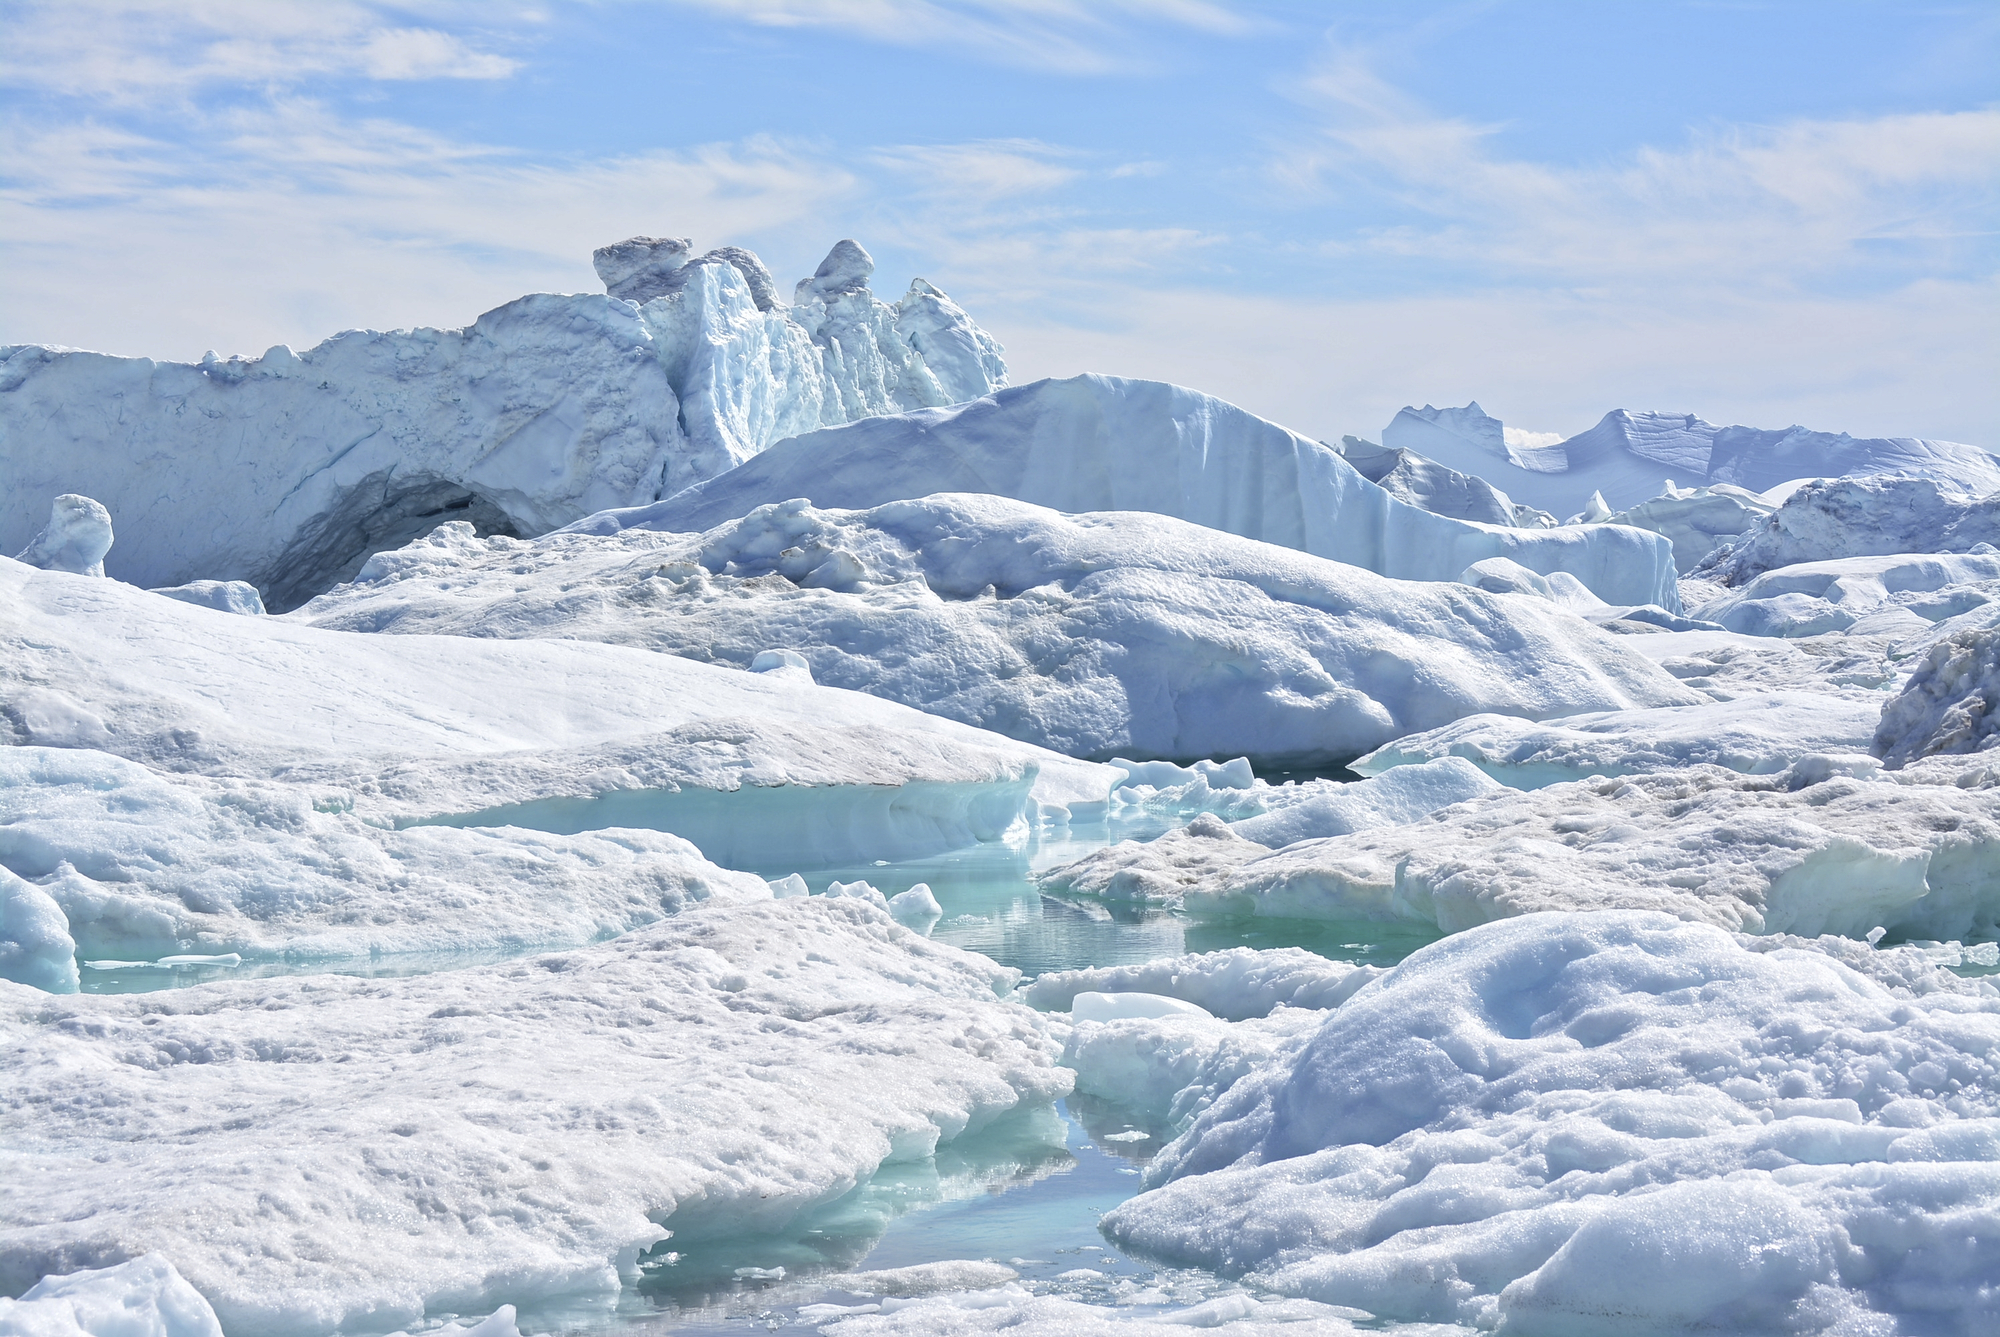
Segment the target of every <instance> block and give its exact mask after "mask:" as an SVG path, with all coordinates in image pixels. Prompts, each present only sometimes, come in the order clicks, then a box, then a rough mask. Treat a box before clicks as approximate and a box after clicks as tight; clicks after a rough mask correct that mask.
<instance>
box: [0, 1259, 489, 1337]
mask: <svg viewBox="0 0 2000 1337" xmlns="http://www.w3.org/2000/svg"><path fill="white" fill-rule="evenodd" d="M0 1337H222V1325H221V1324H220V1323H218V1322H216V1318H215V1311H214V1310H213V1309H211V1308H209V1304H208V1301H206V1300H204V1299H203V1298H202V1297H201V1293H200V1292H199V1291H197V1290H195V1288H194V1287H192V1286H190V1285H188V1283H187V1281H186V1279H185V1278H183V1277H182V1276H181V1274H180V1273H179V1272H177V1271H175V1270H174V1265H173V1263H172V1262H171V1261H170V1260H168V1258H167V1257H166V1256H165V1255H164V1254H158V1253H149V1254H146V1255H144V1256H142V1257H139V1258H134V1259H132V1260H131V1261H130V1262H124V1263H118V1264H116V1265H115V1266H112V1267H100V1268H85V1269H83V1270H80V1271H74V1272H69V1273H67V1274H65V1275H63V1276H53V1277H44V1278H42V1279H41V1280H40V1281H38V1282H36V1283H35V1284H34V1285H33V1286H31V1287H29V1288H28V1290H27V1291H26V1292H25V1293H24V1294H23V1295H22V1296H21V1298H20V1299H18V1300H7V1299H0ZM495 1337H498V1334H495Z"/></svg>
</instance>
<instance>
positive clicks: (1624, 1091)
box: [1105, 913, 2000, 1337]
mask: <svg viewBox="0 0 2000 1337" xmlns="http://www.w3.org/2000/svg"><path fill="white" fill-rule="evenodd" d="M1753 946H1754V947H1757V948H1759V950H1752V949H1751V948H1752V947H1753ZM1864 950H1865V949H1864ZM1843 953H1844V954H1845V955H1850V956H1851V955H1852V953H1850V952H1845V949H1844V948H1843ZM1882 955H1885V956H1886V955H1892V954H1887V953H1885V954H1882ZM1900 969H1901V964H1900V963H1898V964H1897V965H1896V966H1892V967H1889V968H1886V969H1883V970H1880V971H1877V972H1874V973H1875V975H1876V977H1875V978H1870V977H1869V976H1868V975H1867V974H1863V973H1860V972H1859V971H1857V970H1856V969H1854V968H1851V967H1850V966H1848V965H1844V964H1842V963H1841V960H1840V959H1837V958H1836V957H1835V956H1832V955H1828V954H1826V953H1825V952H1822V951H1819V950H1815V945H1814V944H1812V943H1809V942H1804V941H1801V940H1790V941H1779V942H1772V943H1769V944H1750V945H1746V944H1744V943H1741V942H1740V941H1739V940H1736V939H1733V938H1731V937H1730V936H1729V935H1728V934H1726V933H1723V932H1721V931H1719V930H1717V929H1714V928H1711V927H1707V926H1702V925H1690V924H1684V923H1680V922H1678V921H1676V920H1674V919H1672V918H1669V917H1667V916H1664V915H1653V914H1642V913H1621V914H1594V915H1537V916H1533V917H1531V918H1526V919H1520V920H1515V921H1512V922H1509V923H1505V924H1495V925H1489V926H1486V927H1483V928H1479V929H1474V930H1471V931H1469V932H1466V933H1462V934H1459V935H1456V936H1454V937H1451V938H1447V939H1445V940H1444V941H1442V942H1440V943H1437V944H1435V945H1433V946H1431V947H1428V948H1426V949H1424V950H1423V951H1421V952H1419V953H1417V954H1416V955H1415V956H1412V957H1411V958H1410V959H1409V960H1408V961H1406V962H1405V963H1404V964H1403V965H1402V966H1401V967H1399V968H1398V969H1397V970H1395V971H1394V972H1392V973H1391V974H1389V975H1388V976H1387V977H1386V978H1384V979H1381V980H1379V981H1377V982H1375V983H1374V984H1373V985H1371V986H1369V987H1367V988H1365V989H1364V990H1362V992H1360V993H1359V994H1357V995H1356V996H1355V997H1354V998H1353V999H1351V1000H1350V1001H1349V1002H1348V1003H1347V1004H1345V1005H1344V1006H1343V1007H1341V1008H1340V1009H1339V1010H1338V1011H1336V1012H1334V1013H1333V1014H1332V1015H1331V1016H1330V1017H1329V1018H1327V1019H1326V1021H1325V1022H1324V1023H1323V1024H1322V1025H1321V1026H1320V1028H1319V1030H1318V1032H1317V1033H1316V1034H1315V1035H1313V1036H1312V1037H1311V1038H1310V1039H1309V1040H1308V1041H1307V1042H1306V1043H1305V1045H1304V1046H1303V1047H1302V1048H1301V1049H1300V1050H1299V1051H1298V1052H1297V1054H1296V1057H1293V1058H1291V1059H1289V1060H1288V1061H1278V1062H1272V1063H1268V1064H1266V1065H1264V1066H1262V1067H1260V1068H1259V1070H1258V1071H1256V1072H1255V1073H1253V1074H1251V1075H1249V1076H1247V1077H1245V1078H1243V1079H1240V1080H1238V1081H1237V1082H1236V1083H1235V1084H1234V1085H1233V1086H1232V1087H1231V1089H1229V1090H1228V1091H1227V1092H1225V1093H1224V1094H1223V1095H1221V1096H1220V1097H1219V1098H1218V1099H1217V1100H1216V1102H1215V1104H1214V1105H1213V1106H1212V1107H1211V1108H1210V1109H1209V1110H1207V1111H1206V1112H1205V1113H1204V1114H1203V1115H1202V1116H1201V1117H1200V1118H1199V1119H1198V1120H1197V1121H1196V1122H1195V1124H1194V1126H1193V1127H1192V1128H1191V1129H1190V1130H1189V1131H1188V1132H1187V1133H1186V1134H1184V1135H1183V1136H1182V1137H1181V1138H1180V1139H1179V1140H1178V1141H1176V1142H1175V1143H1173V1144H1172V1145H1171V1146H1169V1147H1168V1148H1167V1149H1166V1150H1165V1151H1164V1152H1162V1153H1161V1155H1160V1156H1159V1157H1158V1158H1157V1159H1156V1160H1155V1161H1154V1162H1153V1165H1152V1167H1151V1168H1150V1169H1149V1171H1148V1173H1147V1177H1146V1183H1147V1185H1148V1186H1149V1188H1151V1190H1152V1191H1150V1192H1148V1193H1145V1194H1143V1195H1141V1196H1140V1197H1138V1198H1135V1199H1133V1200H1132V1201H1130V1202H1128V1203H1126V1204H1124V1205H1123V1206H1121V1207H1119V1208H1117V1209H1115V1210H1114V1211H1112V1212H1111V1213H1110V1215H1109V1216H1108V1217H1107V1218H1106V1221H1105V1226H1106V1230H1107V1233H1109V1234H1110V1235H1111V1236H1112V1237H1113V1238H1114V1239H1115V1240H1117V1241H1118V1242H1119V1243H1121V1244H1123V1245H1125V1246H1127V1247H1132V1248H1138V1249H1142V1250H1145V1251H1148V1252H1152V1253H1155V1254H1156V1255H1158V1256H1160V1257H1163V1258H1166V1259H1169V1260H1174V1261H1181V1262H1186V1263H1198V1264H1201V1265H1204V1266H1210V1267H1217V1268H1222V1269H1225V1270H1227V1271H1230V1272H1232V1273H1237V1272H1241V1273H1247V1274H1249V1280H1250V1281H1251V1282H1252V1283H1253V1284H1255V1285H1257V1286H1259V1287H1261V1288H1266V1289H1268V1290H1275V1291H1279V1292H1282V1293H1287V1294H1292V1295H1298V1296H1302V1297H1307V1298H1312V1299H1316V1300H1321V1301H1325V1302H1330V1303H1335V1304H1343V1305H1355V1306H1359V1307H1362V1308H1364V1309H1367V1310H1370V1311H1372V1312H1375V1313H1378V1314H1381V1315H1384V1316H1387V1317H1393V1318H1405V1319H1442V1320H1458V1321H1461V1322H1467V1323H1472V1324H1477V1325H1478V1326H1479V1327H1481V1328H1493V1327H1499V1328H1500V1329H1501V1330H1502V1331H1507V1330H1510V1329H1519V1330H1523V1331H1532V1332H1535V1333H1550V1334H1566V1333H1579V1334H1582V1333H1601V1332H1604V1331H1606V1323H1607V1320H1610V1324H1611V1327H1613V1328H1615V1330H1617V1331H1620V1332H1683V1331H1688V1330H1691V1329H1699V1330H1726V1331H1771V1330H1778V1329H1779V1328H1780V1327H1781V1328H1782V1330H1784V1331H1788V1332H1833V1331H1841V1332H1863V1331H1867V1332H1874V1331H1890V1330H1895V1331H1925V1332H1939V1333H1952V1334H1965V1335H1966V1337H1970V1335H1971V1334H1973V1333H1977V1332H1983V1331H1989V1330H1991V1328H1992V1327H1993V1325H1994V1323H1995V1322H1996V1320H2000V1308H1996V1304H2000V1297H1996V1296H1995V1293H1994V1291H1993V1288H1992V1284H1991V1283H1992V1278H1993V1277H1994V1276H1995V1275H1996V1274H2000V1218H1996V1215H1995V1203H1996V1202H1997V1201H2000V1155H1996V1144H1995V1133H1996V1129H2000V1117H1996V1116H2000V1103H1996V1095H1995V1091H1996V1087H2000V1072H1996V1069H1995V1066H1994V1064H1995V1054H1996V1053H2000V993H1996V992H1995V991H1994V990H1993V989H1992V987H1991V986H1986V985H1970V984H1962V983H1961V982H1958V981H1955V980H1950V979H1949V977H1946V979H1945V980H1942V981H1941V980H1937V979H1936V978H1934V976H1933V977H1926V978H1921V979H1920V980H1919V982H1918V987H1916V988H1911V987H1907V986H1905V985H1903V984H1902V983H1900V982H1899V980H1898V979H1897V975H1898V972H1899V970H1900ZM1884 1316H1894V1317H1893V1319H1890V1320H1887V1321H1885V1317H1884Z"/></svg>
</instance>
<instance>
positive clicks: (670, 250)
mask: <svg viewBox="0 0 2000 1337" xmlns="http://www.w3.org/2000/svg"><path fill="white" fill-rule="evenodd" d="M693 249H694V243H693V242H691V241H689V240H688V239H687V238H686V237H628V238H627V239H626V240H624V241H621V242H616V243H614V244H612V245H610V246H600V247H598V248H597V249H596V250H595V251H593V252H591V255H590V263H591V265H592V267H593V268H595V269H596V270H597V277H598V278H600V279H602V280H603V281H604V290H605V291H606V292H608V293H610V294H611V295H612V296H613V297H616V298H619V299H620V300H621V301H627V302H644V301H648V300H650V299H651V298H653V297H656V296H658V295H659V294H660V293H661V292H663V291H666V290H667V279H668V276H669V275H671V274H673V273H675V272H676V271H678V270H679V269H680V268H681V266H683V265H685V264H686V263H687V261H688V255H689V254H690V253H691V252H692V251H693Z"/></svg>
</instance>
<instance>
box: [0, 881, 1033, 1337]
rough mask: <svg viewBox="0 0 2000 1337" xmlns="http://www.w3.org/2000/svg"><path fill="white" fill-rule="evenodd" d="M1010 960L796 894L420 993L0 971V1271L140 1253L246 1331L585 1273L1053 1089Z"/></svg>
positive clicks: (576, 1286)
mask: <svg viewBox="0 0 2000 1337" xmlns="http://www.w3.org/2000/svg"><path fill="white" fill-rule="evenodd" d="M1014 979H1015V974H1014V972H1012V971H1007V970H1003V969H1002V968H1000V967H998V966H996V965H994V964H993V963H992V962H990V961H987V960H986V959H985V958H983V957H978V956H975V955H972V954H970V953H966V952H962V951H959V950H957V949H955V948H950V947H945V946H942V945H938V944H933V943H931V942H928V941H926V940H925V939H924V938H922V937H921V936H919V935H916V934H913V933H910V932H909V931H907V930H905V929H903V928H902V927H900V926H898V925H897V924H896V923H895V922H894V920H892V919H891V918H890V917H889V916H888V915H887V914H886V913H885V912H883V911H881V910H878V909H875V908H873V907H871V906H869V905H867V904H866V903H864V902H862V901H859V900H854V899H850V898H840V899H829V898H827V897H823V896H813V897H802V898H797V899H792V900H785V901H763V902H758V903H755V904H748V905H717V904H712V903H711V904H708V905H703V906H700V907H697V908H695V909H693V910H691V911H689V912H688V913H686V914H683V915H681V916H678V917H676V918H674V919H670V920H667V921H665V922H664V923H661V924H656V925H653V926H651V927H648V928H644V929H640V930H638V931H637V932H635V933H631V934H628V935H626V936H624V937H621V938H618V939H616V940H615V941H612V942H607V943H602V944H599V945H596V946H591V947H584V948H578V949H576V950H574V951H570V952H566V953H561V954H558V955H552V956H539V957H531V958H526V959H523V960H520V961H517V962H513V963H510V964H507V965H503V966H500V967H497V968H493V969H489V970H479V971H455V972H445V973H440V974H434V975H427V976H421V977H417V978H407V979H382V980H362V979H351V978H344V977H340V976H328V975H320V976H309V977H301V978H292V979H265V980H245V981H238V982H233V983H211V984H206V985H202V986H200V987H198V988H192V989H184V990H179V991H176V992H174V993H171V994H152V995H138V996H102V995H70V996H66V997H61V998H57V997H52V996H51V995H48V994H45V993H41V992H39V991H36V990H31V989H26V988H23V987H21V986H19V985H13V984H5V983H0V1067H4V1072H5V1077H4V1085H5V1089H6V1090H7V1093H8V1100H7V1102H6V1105H5V1108H4V1109H0V1129H3V1130H4V1132H3V1133H0V1140H4V1144H5V1146H6V1147H7V1169H6V1176H7V1183H8V1190H9V1191H8V1192H7V1193H6V1194H4V1195H0V1290H6V1291H12V1292H15V1293H18V1292H19V1291H21V1290H23V1289H25V1288H26V1287H27V1286H28V1285H29V1284H30V1283H31V1282H33V1281H34V1280H35V1279H36V1278H38V1277H41V1276H43V1275H44V1274H46V1273H49V1272H52V1271H58V1270H64V1269H67V1268H73V1267H75V1266H77V1265H79V1264H80V1263H82V1264H88V1263H89V1262H91V1261H92V1260H97V1259H108V1258H115V1257H119V1256H121V1255H122V1256H130V1255H131V1254H134V1253H140V1252H144V1251H147V1250H158V1251H159V1252H161V1253H164V1254H165V1255H167V1256H168V1257H170V1258H172V1259H173V1261H174V1263H175V1266H177V1267H178V1268H179V1269H180V1271H181V1272H182V1274H183V1275H185V1277H186V1278H187V1280H188V1282H189V1283H191V1284H192V1285H193V1286H194V1287H195V1288H196V1289H197V1290H198V1291H199V1292H200V1293H201V1294H202V1295H204V1296H205V1297H207V1299H208V1301H209V1302H210V1303H211V1304H212V1305H213V1306H214V1308H215V1312H216V1314H217V1315H219V1317H220V1319H221V1322H222V1325H223V1328H224V1329H225V1330H227V1331H232V1332H257V1333H267V1334H272V1335H273V1337H290V1335H291V1334H300V1335H301V1337H303V1335H305V1334H318V1333H323V1332H327V1331H331V1330H334V1329H336V1328H339V1329H343V1330H352V1329H354V1328H357V1327H361V1326H364V1325H365V1326H367V1327H369V1328H374V1329H378V1330H379V1329H380V1328H386V1327H390V1326H393V1325H398V1324H407V1323H411V1322H413V1321H415V1320H417V1319H419V1318H422V1317H423V1316H424V1315H425V1314H426V1313H434V1312H437V1311H439V1310H452V1311H457V1312H461V1313H463V1312H486V1311H489V1310H491V1309H493V1308H494V1307H495V1306H496V1305H499V1304H503V1303H515V1302H518V1301H520V1300H522V1299H530V1298H536V1297H541V1296H548V1295H561V1294H564V1293H570V1292H579V1293H596V1294H604V1293H607V1292H615V1291H616V1290H617V1288H618V1287H619V1286H620V1284H621V1281H620V1277H621V1269H622V1270H624V1271H626V1272H629V1270H630V1269H631V1268H632V1266H633V1265H634V1263H635V1261H636V1260H637V1258H638V1257H639V1255H640V1254H641V1253H642V1252H643V1251H644V1250H646V1249H648V1248H650V1247H651V1246H652V1245H654V1244H655V1243H656V1242H658V1241H660V1240H661V1239H663V1238H667V1237H668V1236H669V1235H670V1234H671V1237H672V1238H673V1239H674V1240H675V1241H676V1243H677V1244H679V1243H683V1242H688V1241H697V1240H701V1239H704V1238H708V1237H711V1236H714V1235H717V1234H720V1233H727V1232H747V1233H756V1232H760V1231H769V1230H775V1229H779V1228H781V1227H782V1226H784V1225H785V1223H786V1222H788V1221H791V1220H793V1219H795V1218H797V1217H799V1216H800V1215H801V1214H803V1213H805V1212H807V1211H808V1210H810V1209H811V1208H813V1207H814V1206H816V1205H818V1204H821V1203H824V1202H827V1201H830V1200H832V1199H834V1198H836V1197H838V1196H840V1195H841V1194H842V1193H844V1192H845V1191H846V1190H847V1189H849V1188H851V1187H852V1186H853V1185H854V1184H855V1183H856V1181H857V1180H858V1179H859V1178H860V1177H862V1176H864V1175H866V1174H868V1173H870V1172H871V1171H873V1170H874V1169H875V1168H876V1167H877V1166H878V1165H880V1164H882V1163H883V1162H885V1161H892V1160H921V1159H923V1158H924V1157H927V1156H929V1155H930V1154H931V1153H932V1152H933V1150H934V1149H935V1148H936V1147H937V1146H939V1145H940V1144H941V1143H946V1142H950V1141H951V1140H953V1139H954V1138H957V1137H959V1136H961V1135H963V1134H965V1133H967V1132H969V1131H976V1130H978V1129H979V1128H980V1127H982V1126H984V1125H985V1124H987V1123H989V1122H990V1121H992V1120H993V1119H995V1118H996V1117H998V1116H999V1115H1001V1114H1002V1113H1004V1112H1007V1111H1010V1110H1014V1109H1017V1108H1021V1107H1023V1106H1033V1105H1039V1104H1044V1103H1046V1102H1049V1101H1051V1100H1053V1099H1055V1098H1056V1097H1058V1096H1060V1095H1062V1094H1064V1093H1065V1092H1066V1091H1068V1089H1069V1088H1070V1084H1071V1077H1070V1075H1069V1074H1068V1073H1067V1072H1065V1071H1064V1070H1062V1069H1060V1068H1058V1067H1056V1066H1055V1064H1054V1059H1055V1057H1056V1055H1057V1053H1058V1048H1059V1042H1058V1041H1057V1040H1056V1039H1055V1037H1054V1036H1053V1035H1052V1034H1051V1032H1050V1031H1049V1029H1048V1027H1049V1025H1050V1023H1049V1022H1048V1021H1046V1020H1045V1019H1044V1018H1043V1016H1042V1015H1041V1014H1039V1013H1036V1012H1034V1011H1032V1010H1030V1009H1028V1008H1026V1007H1023V1006H1020V1005H1018V1004H1015V1003H1011V1002H1004V1001H1001V1000H1000V999H999V998H997V997H996V994H997V993H999V992H1001V991H1004V990H1005V989H1007V988H1008V987H1010V986H1011V984H1012V982H1013V980H1014ZM163 1147H170V1148H171V1154H170V1155H162V1154H161V1149H162V1148H163Z"/></svg>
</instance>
